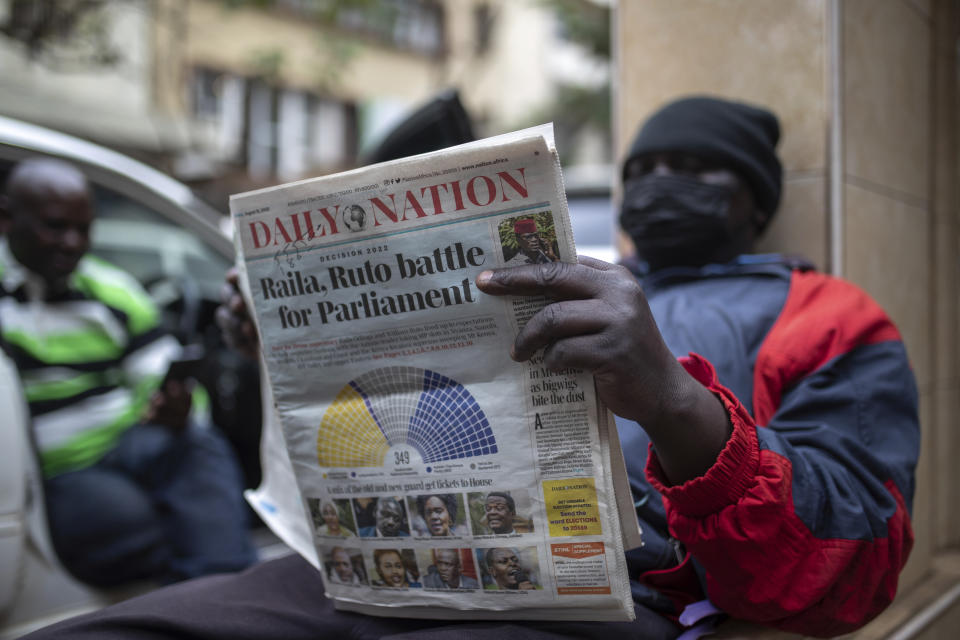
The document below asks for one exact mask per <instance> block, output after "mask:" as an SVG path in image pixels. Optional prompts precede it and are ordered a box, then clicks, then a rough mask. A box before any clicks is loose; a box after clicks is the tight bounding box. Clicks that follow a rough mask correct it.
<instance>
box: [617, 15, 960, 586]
mask: <svg viewBox="0 0 960 640" xmlns="http://www.w3.org/2000/svg"><path fill="white" fill-rule="evenodd" d="M958 5H960V2H958V0H781V1H780V2H768V1H766V0H725V1H724V2H715V1H713V0H684V2H675V1H674V0H644V1H642V2H640V1H634V0H621V1H620V2H619V3H618V6H617V11H618V14H617V21H616V26H615V29H616V37H617V40H616V42H617V49H616V59H617V63H618V66H617V71H616V74H617V75H616V80H617V86H618V91H619V92H618V94H617V96H616V99H615V104H614V121H615V129H616V131H615V138H616V148H617V149H618V150H619V151H620V153H621V154H622V152H623V150H624V149H625V148H626V146H627V145H628V144H629V140H630V137H631V136H632V135H633V133H634V131H635V130H636V127H637V126H638V124H639V123H640V122H641V121H642V120H643V118H644V117H646V115H648V114H649V113H650V112H651V111H652V110H653V109H655V108H656V107H657V106H658V105H660V104H661V103H663V102H664V101H666V100H668V99H671V98H673V97H676V96H679V95H683V94H687V93H694V92H711V93H717V94H720V95H725V96H730V97H735V98H740V99H743V100H747V101H753V102H758V103H761V104H766V105H768V106H770V107H771V108H772V109H773V110H774V111H776V112H777V113H778V114H779V115H780V117H781V122H782V126H783V131H784V134H783V138H782V144H781V147H780V152H781V156H782V158H783V160H784V165H785V169H786V184H785V189H784V203H783V206H782V209H781V211H780V213H779V214H778V216H779V217H778V218H777V219H775V221H774V223H773V224H772V226H771V228H770V230H769V232H768V234H767V236H766V237H765V238H764V239H763V240H762V241H761V244H760V247H759V248H760V249H761V250H778V251H784V252H800V253H803V254H806V255H807V256H808V257H810V258H812V259H813V260H814V262H815V263H817V264H818V265H820V266H822V267H827V268H829V267H835V268H838V270H839V271H840V272H841V273H842V275H844V277H846V278H848V279H850V280H852V281H854V282H856V283H857V284H859V285H860V286H862V287H863V288H864V289H866V290H867V291H868V292H869V293H870V294H871V295H873V296H874V297H875V298H876V299H877V300H878V301H879V302H880V303H881V304H882V305H883V306H884V308H885V309H886V310H887V311H888V313H889V314H890V315H891V317H892V318H893V319H894V321H895V322H896V323H897V325H898V326H899V328H900V330H901V332H902V334H903V337H904V341H905V344H906V345H907V348H908V351H909V353H910V359H911V364H912V367H913V370H914V373H915V374H916V377H917V381H918V386H919V390H920V397H921V420H922V429H923V443H922V451H921V461H920V467H919V468H918V471H917V493H916V498H915V503H914V529H915V534H916V544H915V547H914V553H913V554H912V556H911V559H910V563H909V565H908V568H907V570H906V572H905V573H904V575H903V577H902V580H901V587H902V589H910V587H911V586H914V585H918V584H921V583H922V578H923V577H924V576H925V575H926V574H928V572H929V571H930V570H931V568H932V567H933V562H934V559H933V557H934V555H935V554H937V553H941V552H943V551H944V550H946V549H948V548H951V547H958V546H960V509H958V508H957V505H958V504H960V471H958V469H960V463H958V460H960V428H957V426H956V424H957V423H958V422H960V367H958V362H960V340H958V334H960V317H958V313H960V310H958V306H960V303H958V302H957V300H958V298H960V221H958V202H960V195H958V192H960V187H958V184H960V168H958V165H960V146H958V137H960V136H958V126H960V122H958V121H960V112H958V108H957V105H958V97H957V94H958V80H957V77H958V76H957V62H956V55H957V54H956V52H957V43H958V35H960V26H958V23H960V18H958V14H960V8H958ZM835 17H838V18H839V21H838V22H837V23H836V25H837V26H838V30H837V32H838V33H839V40H834V39H832V38H831V37H830V33H831V32H830V29H831V27H832V26H833V25H834V23H833V22H832V20H833V19H834V18H835ZM834 70H838V71H839V74H840V76H839V77H840V78H841V82H840V91H839V93H838V94H837V95H834V94H833V93H832V92H831V91H830V89H829V87H830V79H831V73H832V72H833V71H834ZM833 108H838V109H839V112H840V114H841V118H840V119H839V121H833V120H832V119H831V118H830V114H831V112H832V111H831V110H832V109H833ZM833 132H838V133H839V140H840V148H841V149H842V153H840V154H838V157H831V149H832V147H831V146H830V145H829V143H828V141H829V136H830V134H831V133H833ZM837 163H839V168H840V170H841V171H840V176H841V184H840V185H839V194H840V195H841V199H840V208H839V210H837V211H834V212H832V213H833V214H834V215H836V216H837V217H838V218H837V219H839V220H840V221H841V225H840V228H841V234H840V235H839V236H836V237H831V233H830V220H831V216H830V214H831V212H830V202H831V200H830V194H831V191H830V175H831V174H830V169H831V166H834V167H836V166H838V165H837ZM831 243H835V245H831ZM834 254H836V255H839V256H841V260H840V264H839V265H830V264H828V261H829V259H830V256H831V255H834Z"/></svg>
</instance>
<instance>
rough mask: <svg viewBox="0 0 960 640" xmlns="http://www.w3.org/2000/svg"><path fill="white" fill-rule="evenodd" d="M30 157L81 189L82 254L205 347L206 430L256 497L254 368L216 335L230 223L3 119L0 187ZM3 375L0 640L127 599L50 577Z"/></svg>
mask: <svg viewBox="0 0 960 640" xmlns="http://www.w3.org/2000/svg"><path fill="white" fill-rule="evenodd" d="M38 156H41V157H53V158H59V159H63V160H66V161H68V162H70V163H72V164H74V165H75V166H77V167H78V168H79V169H80V170H81V171H82V172H83V173H84V174H85V175H86V176H87V178H88V179H89V181H90V184H91V187H92V189H93V193H94V199H95V206H96V221H95V223H94V225H93V228H92V233H91V253H93V254H94V255H97V256H99V257H101V258H103V259H105V260H107V261H109V262H111V263H113V264H116V265H118V266H120V267H122V268H124V269H126V270H127V271H129V272H130V273H132V274H133V275H134V276H135V277H136V278H137V279H138V280H139V281H140V282H141V283H142V284H143V285H144V286H145V287H146V289H147V290H148V291H149V292H150V293H151V295H152V296H153V297H154V299H155V300H156V301H157V303H158V305H159V306H160V308H161V310H162V313H163V323H164V325H165V326H166V328H167V329H169V330H170V331H171V332H172V333H173V334H174V335H176V336H177V338H178V339H179V340H180V341H181V343H183V344H202V345H203V346H204V348H205V353H206V359H205V364H204V367H203V370H202V371H201V372H200V374H199V375H198V378H199V379H200V382H201V383H203V385H204V387H205V388H206V389H207V390H208V392H209V394H210V400H211V403H210V409H211V413H212V415H213V419H214V422H215V423H216V424H218V425H219V426H220V427H221V428H222V429H223V430H224V432H225V434H226V435H227V438H228V439H229V440H230V441H231V443H232V444H233V445H234V448H235V450H236V451H237V454H238V457H239V458H240V462H241V465H242V466H243V470H244V474H245V480H246V484H247V486H248V487H254V486H256V485H257V484H258V483H259V479H260V469H259V440H260V416H261V405H260V391H259V374H258V371H257V366H256V364H255V363H252V362H249V361H248V360H246V359H245V358H243V357H242V356H240V355H239V354H237V353H235V352H233V351H232V350H231V349H229V348H227V347H226V346H225V345H224V344H223V342H222V339H221V337H220V332H219V331H218V330H217V328H216V326H215V324H214V311H215V309H216V307H217V305H218V303H219V297H220V289H221V287H222V284H223V276H224V272H225V271H226V269H227V268H228V267H229V266H230V265H231V264H232V263H233V243H232V242H231V240H230V237H229V234H228V232H227V229H228V228H229V225H228V224H227V223H228V222H229V219H228V218H227V217H226V216H225V215H224V214H222V213H221V212H219V211H217V210H215V209H213V208H212V207H210V206H208V205H207V204H205V203H204V202H202V201H201V200H200V199H199V198H197V197H196V196H195V195H194V193H193V192H192V191H191V190H190V189H189V187H187V186H186V185H184V184H182V183H180V182H178V181H176V180H174V179H172V178H170V177H169V176H167V175H165V174H163V173H161V172H159V171H157V170H155V169H153V168H151V167H149V166H147V165H145V164H143V163H141V162H138V161H136V160H134V159H132V158H130V157H128V156H125V155H122V154H120V153H117V152H115V151H112V150H109V149H106V148H104V147H101V146H99V145H96V144H93V143H90V142H88V141H85V140H81V139H79V138H75V137H73V136H69V135H65V134H63V133H59V132H56V131H52V130H49V129H46V128H43V127H38V126H35V125H31V124H28V123H25V122H21V121H18V120H13V119H9V118H4V117H0V185H2V184H4V183H5V182H6V178H7V176H8V174H9V172H10V171H11V169H12V168H13V166H14V165H15V164H16V163H17V162H19V161H21V160H24V159H27V158H35V157H38ZM4 360H5V358H4ZM0 364H2V365H3V366H0V396H2V397H0V406H3V407H4V410H3V411H2V412H0V469H2V470H3V472H2V473H0V638H5V637H17V636H16V635H10V634H16V633H20V632H23V631H25V630H27V629H29V628H33V627H35V626H37V625H39V624H43V623H48V622H51V621H52V620H54V619H56V618H57V617H61V616H63V615H65V614H75V613H78V612H80V611H83V610H85V609H91V608H96V607H99V606H102V605H103V604H105V603H108V602H110V601H112V600H116V599H119V598H122V597H124V596H127V595H130V593H129V592H126V593H125V592H123V591H121V592H119V593H118V592H104V591H101V590H94V589H90V588H88V587H85V586H84V585H81V584H80V583H78V582H76V581H75V580H73V579H72V578H71V577H70V576H68V575H67V574H66V573H65V572H64V571H63V569H62V568H60V567H59V564H58V562H57V560H56V557H55V556H54V555H53V553H52V551H51V549H50V545H49V538H48V536H47V534H46V528H45V527H46V523H45V518H44V513H43V508H42V502H41V501H42V485H41V484H40V481H39V472H38V471H37V465H36V463H35V460H34V456H33V449H32V443H31V441H30V434H29V430H28V427H27V424H28V420H29V418H28V417H26V416H27V414H26V412H25V411H26V410H25V407H22V406H20V407H19V408H18V405H22V392H21V391H20V390H19V383H18V381H17V380H16V372H15V370H11V367H10V364H9V362H4V363H0Z"/></svg>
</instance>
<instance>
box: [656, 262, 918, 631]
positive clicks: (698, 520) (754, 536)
mask: <svg viewBox="0 0 960 640" xmlns="http://www.w3.org/2000/svg"><path fill="white" fill-rule="evenodd" d="M683 362H684V366H685V367H686V368H687V371H688V372H690V373H691V375H693V376H694V377H695V378H697V379H698V380H699V381H700V382H701V383H702V384H704V385H705V386H706V387H707V388H709V389H710V390H711V391H712V392H713V393H714V394H716V395H717V397H718V398H720V400H721V401H722V402H723V404H724V406H725V408H726V410H727V412H728V415H729V417H730V421H731V423H732V425H733V433H732V435H731V437H730V440H729V441H728V443H727V445H726V447H725V448H724V450H723V451H722V452H721V454H720V455H719V457H718V459H717V462H716V463H715V464H714V466H713V467H711V468H710V469H709V470H708V471H707V473H706V474H704V475H703V476H701V477H699V478H695V479H693V480H691V481H689V482H687V483H684V484H683V485H680V486H668V483H667V480H666V478H665V476H664V475H663V473H662V471H661V469H660V465H659V461H658V460H657V457H656V454H655V452H653V451H651V455H650V457H649V461H648V466H647V476H648V479H649V480H650V481H651V483H652V484H653V486H654V487H656V488H657V489H658V490H659V491H660V492H661V493H662V495H663V497H664V505H665V508H666V512H667V519H668V524H669V527H670V531H671V534H672V535H674V536H675V537H676V538H677V539H678V540H680V541H681V542H683V543H684V544H685V545H686V548H687V550H688V552H689V553H691V554H692V555H693V557H694V558H695V559H696V560H697V561H698V562H699V563H700V564H701V566H702V567H703V568H704V570H705V572H706V584H707V591H708V595H709V597H710V599H711V600H712V601H713V602H714V603H715V604H716V605H717V606H719V607H720V608H721V609H723V610H724V611H726V612H728V613H729V614H730V615H732V616H734V617H737V618H741V619H745V620H750V621H754V622H759V623H763V624H767V625H771V626H775V627H778V628H780V629H784V630H787V631H793V632H797V633H804V634H808V635H816V636H831V635H837V634H841V633H846V632H849V631H852V630H854V629H856V628H858V627H860V626H862V625H863V624H865V623H866V622H867V621H869V620H870V619H872V618H873V617H874V616H876V615H877V614H878V613H880V611H882V610H883V609H884V608H885V607H886V606H887V605H888V604H889V603H890V601H891V600H892V599H893V597H894V595H895V594H896V589H897V578H898V575H899V573H900V570H901V569H902V568H903V566H904V564H905V563H906V560H907V556H908V555H909V552H910V548H911V546H912V543H913V533H912V530H911V527H910V516H909V509H910V506H911V505H910V502H911V500H912V497H913V485H914V479H913V475H914V469H915V466H916V461H917V456H918V454H919V424H918V419H917V391H916V384H915V382H914V379H913V375H912V373H911V372H910V368H909V365H908V362H907V358H906V353H905V351H904V348H903V344H902V342H901V340H900V337H899V333H898V332H897V330H896V328H895V327H894V326H893V324H892V323H891V321H890V320H889V318H887V316H886V315H885V314H884V313H883V311H882V310H881V309H880V307H879V306H878V305H877V304H876V303H875V302H873V301H872V300H871V299H870V298H869V297H868V296H867V295H866V294H864V293H863V292H862V291H860V290H859V289H857V288H855V287H853V286H852V285H850V284H848V283H846V282H843V281H841V280H837V279H834V278H830V277H828V276H824V275H822V274H817V273H800V272H797V273H795V274H794V275H793V280H792V282H791V289H790V294H789V296H788V298H787V302H786V304H785V306H784V309H783V310H782V312H781V314H780V316H779V318H778V319H777V321H776V323H775V324H774V326H773V327H772V328H771V330H770V332H769V334H768V335H767V337H766V339H765V340H764V343H763V345H762V346H761V348H760V351H759V354H758V356H757V361H756V364H755V368H754V397H753V406H754V414H755V415H754V416H751V415H749V413H748V412H747V411H746V409H745V408H744V406H743V404H742V403H741V402H740V401H739V400H738V399H737V398H736V397H735V396H734V395H733V393H731V392H730V391H729V390H728V389H726V388H725V387H724V386H723V385H722V384H721V382H720V381H718V380H717V377H716V374H715V372H714V370H713V367H712V366H711V365H710V364H709V363H708V362H707V361H706V360H705V359H703V358H701V357H699V356H697V355H695V354H691V355H690V357H689V358H685V359H683ZM758 425H762V426H758Z"/></svg>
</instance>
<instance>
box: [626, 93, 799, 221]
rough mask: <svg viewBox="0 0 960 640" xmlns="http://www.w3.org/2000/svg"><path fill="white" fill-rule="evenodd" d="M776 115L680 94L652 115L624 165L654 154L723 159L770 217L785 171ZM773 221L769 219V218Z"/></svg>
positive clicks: (743, 106)
mask: <svg viewBox="0 0 960 640" xmlns="http://www.w3.org/2000/svg"><path fill="white" fill-rule="evenodd" d="M779 140H780V124H779V122H777V116H775V115H774V114H773V113H771V112H770V111H767V110H766V109H763V108H761V107H755V106H751V105H748V104H743V103H740V102H731V101H729V100H721V99H719V98H711V97H706V96H695V97H690V98H681V99H680V100H677V101H675V102H671V103H669V104H668V105H666V106H664V107H662V108H661V109H660V110H659V111H657V112H656V113H654V114H653V115H652V116H650V117H649V118H648V119H647V121H646V122H645V123H644V124H643V126H642V127H641V128H640V132H639V133H637V137H636V139H635V140H634V141H633V145H632V146H631V147H630V154H629V155H628V156H627V160H626V161H625V162H624V164H623V170H624V177H626V168H627V163H629V162H630V160H632V159H633V158H636V157H638V156H643V155H648V154H651V153H658V152H668V151H681V152H686V153H690V154H693V155H696V156H700V157H703V158H705V159H709V160H714V161H717V162H720V163H721V164H723V165H725V166H729V168H731V169H733V170H734V171H736V172H737V174H738V175H740V176H741V177H742V178H744V179H745V180H746V181H747V182H748V184H749V186H750V187H751V189H752V191H753V195H754V198H755V199H756V201H757V206H759V207H760V209H761V210H762V211H763V212H764V213H767V214H769V216H772V215H773V213H774V212H775V211H776V210H777V205H778V204H779V203H780V188H781V179H782V173H783V170H782V168H781V166H780V160H778V159H777V154H776V147H777V142H778V141H779ZM768 219H769V218H768Z"/></svg>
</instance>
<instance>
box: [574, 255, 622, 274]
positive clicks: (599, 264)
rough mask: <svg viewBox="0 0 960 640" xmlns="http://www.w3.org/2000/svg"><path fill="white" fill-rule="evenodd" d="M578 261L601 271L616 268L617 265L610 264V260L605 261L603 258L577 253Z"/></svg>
mask: <svg viewBox="0 0 960 640" xmlns="http://www.w3.org/2000/svg"><path fill="white" fill-rule="evenodd" d="M577 262H579V263H580V264H582V265H585V266H587V267H590V268H591V269H599V270H600V271H610V270H611V269H616V268H617V265H615V264H610V263H609V262H604V261H603V260H598V259H597V258H591V257H590V256H584V255H580V254H577Z"/></svg>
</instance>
